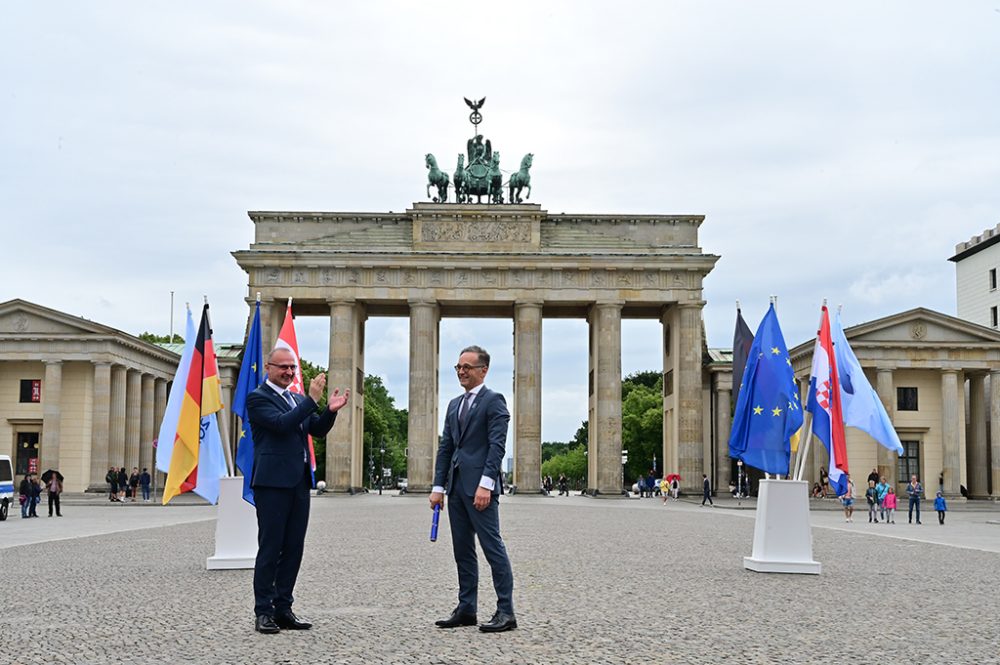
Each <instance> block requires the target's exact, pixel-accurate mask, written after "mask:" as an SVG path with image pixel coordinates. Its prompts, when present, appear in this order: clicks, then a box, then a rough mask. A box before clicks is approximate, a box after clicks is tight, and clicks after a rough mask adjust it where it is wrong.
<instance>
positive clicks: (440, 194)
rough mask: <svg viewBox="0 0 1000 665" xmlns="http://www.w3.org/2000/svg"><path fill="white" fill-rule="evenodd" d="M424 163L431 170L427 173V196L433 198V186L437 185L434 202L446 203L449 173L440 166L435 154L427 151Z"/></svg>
mask: <svg viewBox="0 0 1000 665" xmlns="http://www.w3.org/2000/svg"><path fill="white" fill-rule="evenodd" d="M424 164H426V165H427V168H428V169H430V171H429V172H428V173H427V198H431V187H437V196H435V197H434V198H433V199H432V200H433V201H434V203H445V202H446V201H447V200H448V183H449V182H450V180H449V178H448V174H447V173H445V172H444V171H442V170H441V169H439V168H438V164H437V160H436V159H434V155H432V154H431V153H427V156H426V157H425V158H424Z"/></svg>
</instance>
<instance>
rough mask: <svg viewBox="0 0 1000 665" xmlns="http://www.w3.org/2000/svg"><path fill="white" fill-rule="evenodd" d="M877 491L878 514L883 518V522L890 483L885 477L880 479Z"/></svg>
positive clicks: (876, 487)
mask: <svg viewBox="0 0 1000 665" xmlns="http://www.w3.org/2000/svg"><path fill="white" fill-rule="evenodd" d="M875 489H876V490H878V512H879V515H880V516H881V517H882V520H883V521H884V520H885V495H886V494H888V493H889V483H887V482H885V476H881V477H879V482H878V485H876V486H875Z"/></svg>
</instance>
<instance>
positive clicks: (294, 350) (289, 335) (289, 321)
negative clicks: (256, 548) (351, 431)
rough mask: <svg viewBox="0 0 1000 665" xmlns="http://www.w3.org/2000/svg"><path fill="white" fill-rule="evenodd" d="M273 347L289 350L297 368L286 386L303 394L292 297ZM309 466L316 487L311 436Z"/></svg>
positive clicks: (289, 389) (314, 453) (290, 390)
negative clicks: (293, 376)
mask: <svg viewBox="0 0 1000 665" xmlns="http://www.w3.org/2000/svg"><path fill="white" fill-rule="evenodd" d="M274 348H275V349H285V350H286V351H289V352H291V354H292V358H294V359H295V364H296V365H297V369H296V370H295V378H294V379H292V382H291V383H290V384H289V386H288V392H292V393H296V394H298V395H305V393H306V391H305V390H303V389H302V363H301V362H300V361H299V342H298V340H297V339H296V337H295V322H294V320H293V318H292V299H291V298H289V299H288V307H287V309H286V310H285V322H284V323H283V324H282V325H281V332H279V333H278V339H277V340H276V341H275V342H274ZM309 468H310V469H311V470H312V484H313V487H316V449H315V448H314V447H313V438H312V436H311V435H310V436H309Z"/></svg>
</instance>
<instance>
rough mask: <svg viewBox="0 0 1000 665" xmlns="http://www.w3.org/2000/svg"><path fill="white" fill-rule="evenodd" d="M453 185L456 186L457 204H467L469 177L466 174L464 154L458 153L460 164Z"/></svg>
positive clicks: (457, 166)
mask: <svg viewBox="0 0 1000 665" xmlns="http://www.w3.org/2000/svg"><path fill="white" fill-rule="evenodd" d="M452 183H454V185H455V201H456V203H465V199H466V198H467V197H468V192H467V191H466V189H467V187H468V184H469V177H468V176H467V175H466V173H465V155H463V154H462V153H458V164H457V165H456V166H455V177H454V178H452Z"/></svg>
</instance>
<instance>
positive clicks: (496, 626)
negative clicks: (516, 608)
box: [479, 612, 517, 633]
mask: <svg viewBox="0 0 1000 665" xmlns="http://www.w3.org/2000/svg"><path fill="white" fill-rule="evenodd" d="M514 628H517V619H515V618H514V615H513V614H504V613H503V612H497V613H496V614H494V615H493V618H492V619H490V621H489V623H482V624H479V630H481V631H483V632H484V633H502V632H503V631H505V630H513V629H514Z"/></svg>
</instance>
